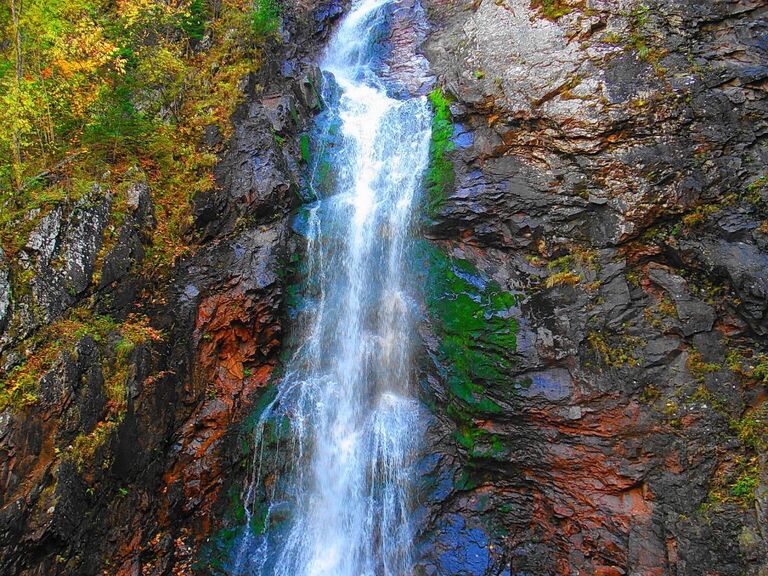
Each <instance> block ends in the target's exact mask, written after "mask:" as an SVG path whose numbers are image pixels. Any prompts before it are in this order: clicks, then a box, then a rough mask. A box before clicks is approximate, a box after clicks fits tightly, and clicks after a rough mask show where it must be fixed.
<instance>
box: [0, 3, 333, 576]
mask: <svg viewBox="0 0 768 576" xmlns="http://www.w3.org/2000/svg"><path fill="white" fill-rule="evenodd" d="M340 10H341V9H340V8H339V7H338V6H337V5H335V4H330V3H325V4H322V3H318V4H316V5H303V6H298V7H296V8H295V9H293V10H291V11H288V10H286V11H285V12H284V13H283V27H284V28H283V31H282V34H283V39H284V42H282V43H279V44H278V43H276V42H274V41H273V42H272V43H271V44H270V45H268V46H267V47H266V48H265V50H264V54H263V57H264V62H263V63H262V65H261V68H260V70H259V72H257V73H255V74H252V75H250V76H248V77H246V78H244V79H243V81H242V82H241V85H240V86H241V90H242V104H241V105H240V106H239V108H238V110H237V112H236V113H235V115H234V117H233V118H232V124H233V131H234V133H233V136H232V137H231V138H229V139H228V141H227V142H222V137H221V135H220V130H219V128H218V127H216V126H214V125H212V126H210V128H209V129H207V130H206V131H205V136H204V139H203V141H201V142H200V144H199V146H200V148H201V150H204V151H210V152H211V153H216V154H218V157H219V161H218V165H217V167H216V169H215V172H214V177H215V180H216V186H215V187H214V188H213V190H212V191H211V192H208V193H204V194H198V195H197V196H196V197H195V198H194V216H193V222H191V223H190V226H189V229H188V231H187V237H188V240H189V243H190V245H191V249H190V250H189V251H187V252H186V253H185V254H184V255H183V256H182V257H181V258H180V259H178V260H177V262H176V264H175V266H174V267H173V268H172V270H171V271H170V272H169V273H164V274H153V273H151V272H150V273H148V272H147V269H146V267H143V266H142V263H143V262H144V260H145V258H146V255H147V253H148V252H151V251H152V250H153V244H152V235H153V231H154V229H155V227H156V226H157V225H158V219H157V216H156V214H155V212H156V211H155V209H154V206H153V198H154V197H155V193H156V192H157V191H156V190H152V189H151V187H150V186H149V185H148V183H147V180H148V179H147V178H146V175H145V174H144V171H143V170H142V169H141V168H140V167H137V168H136V169H135V170H134V172H133V173H132V178H131V182H130V183H129V185H128V186H127V188H125V189H121V190H109V189H105V188H104V187H103V186H100V185H99V184H98V183H95V184H94V186H93V189H92V190H91V191H90V192H89V193H88V194H87V195H85V196H84V197H83V198H82V199H81V200H78V201H77V202H67V201H62V202H60V203H58V204H57V205H56V206H55V207H54V208H53V209H51V210H49V211H47V213H45V215H44V216H42V217H41V218H38V214H37V213H32V214H30V217H29V220H30V221H31V222H34V226H33V228H32V229H31V230H30V231H28V232H27V231H26V230H25V229H24V226H25V224H24V223H22V224H21V225H20V226H19V234H20V235H25V237H24V238H22V240H23V242H22V246H21V248H20V250H19V251H18V253H17V254H14V255H13V256H6V255H3V256H2V257H1V258H0V288H2V290H1V292H2V297H0V330H2V332H0V335H1V338H0V352H1V353H2V357H1V358H2V369H3V371H4V376H3V377H4V378H5V379H6V380H5V386H4V390H3V392H4V394H5V393H7V394H8V396H4V397H3V398H2V400H3V401H2V407H3V409H2V412H0V486H2V490H0V572H2V573H3V574H9V575H10V574H14V575H16V574H18V575H22V574H24V575H32V574H38V575H43V574H46V575H48V574H101V573H104V574H126V575H128V574H132V575H133V574H171V573H173V574H188V573H189V571H190V570H191V565H192V563H193V560H194V558H195V556H196V553H197V549H198V546H199V544H200V541H201V539H202V538H204V537H205V536H206V535H207V534H208V533H209V532H210V531H211V530H212V529H213V527H214V526H215V520H212V518H214V517H215V516H214V515H213V514H212V509H213V508H214V506H215V504H216V502H217V501H219V496H221V499H220V500H221V501H223V502H226V501H227V489H229V487H230V486H231V485H234V486H235V487H237V486H238V479H239V478H240V475H242V474H243V473H244V470H243V469H242V468H241V466H240V460H241V457H242V451H241V449H240V446H239V443H238V437H239V434H240V433H241V426H242V422H243V420H244V418H245V417H246V416H247V415H248V414H249V412H250V409H251V405H252V402H253V401H254V400H255V399H257V398H258V393H257V391H259V390H260V389H262V388H263V387H264V386H265V385H266V384H267V383H268V382H269V381H270V379H271V378H272V375H273V372H274V369H275V367H276V366H277V363H278V353H279V350H280V345H281V341H282V335H283V319H282V308H283V296H284V279H285V274H284V271H285V268H286V266H287V263H288V260H289V255H290V254H291V253H292V252H294V251H295V246H293V244H292V240H291V239H290V237H289V234H288V230H287V217H288V213H289V211H290V210H291V208H292V206H293V205H295V203H296V199H297V198H298V196H297V195H296V190H297V189H298V187H299V185H300V180H301V174H300V171H301V166H300V162H301V160H300V158H301V154H300V142H299V140H300V138H299V134H300V133H301V132H302V131H303V130H305V129H306V127H307V123H308V122H309V120H308V119H309V118H311V117H312V115H313V113H314V111H315V110H317V108H318V107H319V100H318V98H319V97H318V92H317V90H318V84H317V82H318V81H319V79H318V77H317V71H316V68H315V67H314V65H313V64H312V61H311V60H312V58H311V56H312V55H314V53H315V52H316V51H317V49H318V46H319V45H320V44H321V43H322V42H323V39H324V38H325V36H326V35H327V32H328V30H329V27H330V25H331V23H332V21H333V19H334V18H335V17H336V16H337V15H338V14H339V13H340ZM118 203H120V215H121V218H120V219H119V220H116V219H115V218H114V215H115V210H114V208H115V206H116V205H117V204H118Z"/></svg>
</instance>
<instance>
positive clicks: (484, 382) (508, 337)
mask: <svg viewBox="0 0 768 576" xmlns="http://www.w3.org/2000/svg"><path fill="white" fill-rule="evenodd" d="M425 252H426V260H427V270H428V272H427V275H428V277H427V278H426V279H425V282H424V284H425V286H426V287H427V293H426V295H425V296H426V303H427V308H428V311H429V316H430V319H431V321H432V325H433V327H434V330H435V334H436V336H437V337H438V339H439V342H440V344H439V347H438V358H437V360H438V363H439V367H440V369H441V372H442V376H443V378H444V382H445V385H446V388H447V390H448V391H449V392H450V393H451V400H450V403H449V405H448V407H447V413H448V415H449V416H450V417H451V419H452V420H453V421H454V422H455V423H456V431H455V433H454V437H455V439H456V441H457V443H458V444H459V445H460V446H462V447H463V448H464V449H465V450H466V452H467V454H468V455H469V457H470V458H472V459H497V460H501V459H503V458H504V456H505V454H506V449H505V446H504V443H503V441H502V438H501V437H499V436H498V435H496V434H493V433H491V432H489V431H488V430H486V429H484V428H482V427H481V426H480V425H478V424H477V422H476V419H477V418H478V417H482V416H483V415H489V414H496V413H499V412H500V411H501V410H502V408H501V406H500V405H499V404H498V403H497V402H496V401H495V400H494V399H492V398H491V397H489V395H488V390H489V389H491V388H492V389H493V391H494V393H495V395H497V396H500V397H505V395H507V396H510V395H514V393H515V391H514V386H513V385H512V383H511V381H510V378H509V373H510V372H511V370H512V368H513V365H514V354H515V351H516V349H517V329H518V325H517V322H516V321H515V319H514V318H512V317H511V316H510V310H511V309H512V308H514V307H515V306H516V305H517V298H516V297H515V296H514V295H513V294H510V293H509V292H506V291H504V290H502V289H501V287H500V286H499V285H498V284H496V283H495V282H492V281H490V280H488V279H487V278H485V277H483V276H482V275H481V274H480V273H478V271H477V270H476V269H475V268H474V267H473V266H472V265H471V264H470V263H469V262H467V261H465V260H461V259H458V258H451V257H449V256H446V255H445V254H444V253H442V252H441V251H440V250H439V249H437V248H435V247H434V246H431V245H428V246H425Z"/></svg>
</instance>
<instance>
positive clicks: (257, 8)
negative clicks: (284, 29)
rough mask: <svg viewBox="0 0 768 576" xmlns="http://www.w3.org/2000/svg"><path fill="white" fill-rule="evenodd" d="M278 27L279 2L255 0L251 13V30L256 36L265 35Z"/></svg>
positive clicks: (275, 30) (270, 33)
mask: <svg viewBox="0 0 768 576" xmlns="http://www.w3.org/2000/svg"><path fill="white" fill-rule="evenodd" d="M279 28H280V4H279V3H278V2H276V1H275V0H256V1H255V2H254V4H253V13H252V14H251V31H252V32H253V33H254V34H255V35H256V36H258V37H267V36H271V35H272V34H274V33H275V32H277V30H278V29H279Z"/></svg>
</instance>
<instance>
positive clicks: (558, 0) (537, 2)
mask: <svg viewBox="0 0 768 576" xmlns="http://www.w3.org/2000/svg"><path fill="white" fill-rule="evenodd" d="M531 8H538V9H539V10H540V11H541V14H542V15H543V16H544V18H547V19H549V20H557V19H558V18H561V17H563V16H565V15H566V14H570V13H571V12H573V8H571V7H570V6H568V4H566V3H565V2H563V1H562V0H532V2H531Z"/></svg>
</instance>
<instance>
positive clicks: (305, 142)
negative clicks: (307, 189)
mask: <svg viewBox="0 0 768 576" xmlns="http://www.w3.org/2000/svg"><path fill="white" fill-rule="evenodd" d="M299 148H300V149H301V159H302V160H303V161H304V163H305V164H309V162H310V160H311V159H312V152H311V150H310V147H309V135H308V134H302V135H301V137H300V138H299Z"/></svg>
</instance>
